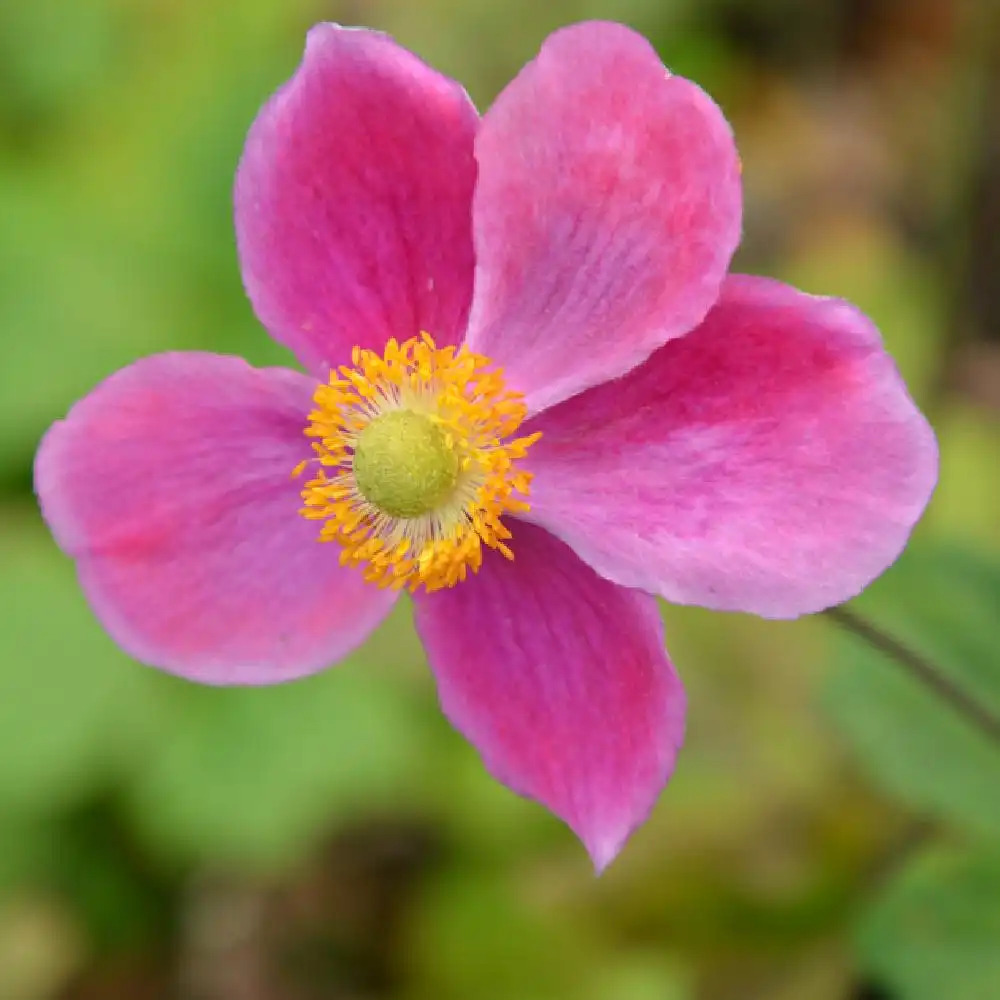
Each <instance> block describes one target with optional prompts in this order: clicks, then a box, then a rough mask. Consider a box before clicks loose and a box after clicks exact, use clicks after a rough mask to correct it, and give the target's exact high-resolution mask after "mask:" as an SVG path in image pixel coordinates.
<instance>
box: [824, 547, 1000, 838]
mask: <svg viewBox="0 0 1000 1000" xmlns="http://www.w3.org/2000/svg"><path fill="white" fill-rule="evenodd" d="M859 607H860V608H862V609H863V611H864V613H866V614H867V615H868V616H869V617H870V618H871V619H872V620H873V621H875V622H876V623H878V624H879V625H881V626H884V627H885V628H886V629H887V630H888V631H889V632H891V633H893V634H895V635H896V636H898V637H899V638H900V639H902V640H904V641H905V642H906V643H908V644H909V645H910V646H912V647H913V648H914V649H915V650H918V651H920V652H922V653H923V654H924V655H925V656H927V657H929V658H930V659H931V660H933V662H934V663H935V664H936V665H937V666H938V667H939V668H940V670H941V672H942V673H943V674H945V675H946V676H947V677H949V678H950V679H951V680H952V681H953V682H954V683H956V684H957V685H959V686H960V687H961V688H963V689H964V690H965V691H966V692H967V693H968V694H969V695H971V696H973V697H975V698H977V699H978V700H981V701H982V702H983V703H984V704H985V705H988V706H989V707H991V708H992V710H993V711H994V712H996V713H1000V648H998V646H997V642H996V636H997V622H998V621H1000V565H997V563H995V562H990V561H988V560H987V559H986V558H985V557H984V556H982V555H975V554H973V553H968V552H962V551H959V550H944V549H940V550H928V551H920V550H918V549H913V550H911V551H910V552H908V553H907V554H906V555H905V556H904V557H903V558H902V559H901V560H900V562H899V563H898V564H897V566H896V567H895V568H894V569H893V570H892V571H891V572H890V573H889V574H887V575H886V577H884V578H883V579H882V580H881V581H879V582H878V583H876V584H875V585H874V586H872V587H871V588H870V590H869V591H868V593H866V595H865V596H864V598H862V599H861V600H860V601H859ZM839 656H840V659H841V660H842V666H841V667H840V669H839V670H838V671H837V672H836V673H835V674H834V676H833V677H832V679H831V682H830V684H829V687H828V690H827V699H826V700H827V703H828V706H829V710H830V712H831V713H832V715H833V717H834V719H835V721H836V723H837V724H838V726H839V727H840V728H841V729H842V731H843V732H844V734H845V735H846V736H847V738H848V740H849V741H850V743H851V744H852V746H853V747H854V749H855V750H856V751H857V753H858V756H859V758H860V759H861V761H862V763H863V765H864V766H865V767H866V768H867V769H868V771H869V772H870V773H871V774H872V776H873V777H874V778H875V779H876V780H878V781H879V782H880V783H881V784H882V785H883V786H884V787H885V788H886V789H887V790H888V791H890V792H892V793H893V794H895V795H898V796H899V797H901V798H902V799H904V800H905V801H906V802H908V803H910V804H912V805H914V806H917V807H919V808H921V809H926V810H929V811H932V812H935V813H937V814H939V815H941V816H943V817H946V818H947V819H949V820H952V821H954V822H957V823H960V824H962V825H964V826H967V827H968V828H970V829H971V830H974V831H979V832H981V833H984V834H987V835H989V834H993V835H996V833H997V832H998V831H1000V794H998V789H1000V747H997V746H996V745H995V744H994V743H992V742H990V741H989V739H988V738H987V737H985V736H984V735H983V734H982V733H981V732H980V731H979V730H977V729H976V728H975V727H974V726H973V725H972V724H971V723H970V722H968V721H967V720H966V719H965V718H964V717H963V716H962V715H960V714H959V713H958V712H957V711H956V710H955V709H954V708H952V707H951V706H950V705H949V704H947V703H945V702H943V701H942V700H941V699H940V697H938V696H936V695H935V694H934V693H933V692H932V691H930V690H929V689H928V688H927V687H926V686H924V685H923V684H922V683H921V682H920V681H918V680H916V679H915V678H914V677H912V676H911V675H910V674H908V673H907V672H906V670H905V668H903V667H901V666H899V665H898V664H896V663H893V662H891V661H889V660H887V659H886V657H885V656H884V654H881V653H879V652H876V651H875V650H873V649H872V648H871V647H869V646H867V645H865V644H863V643H862V642H861V641H860V640H859V639H856V638H854V637H848V636H846V635H845V636H844V637H843V640H842V646H841V650H840V654H839Z"/></svg>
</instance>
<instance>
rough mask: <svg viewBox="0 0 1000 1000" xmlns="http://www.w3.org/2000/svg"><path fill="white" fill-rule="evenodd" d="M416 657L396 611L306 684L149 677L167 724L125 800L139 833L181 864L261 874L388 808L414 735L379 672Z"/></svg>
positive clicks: (403, 778) (402, 781)
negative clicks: (220, 864)
mask: <svg viewBox="0 0 1000 1000" xmlns="http://www.w3.org/2000/svg"><path fill="white" fill-rule="evenodd" d="M418 648H419V647H418V646H417V644H416V642H415V640H414V639H413V637H412V632H411V630H410V625H409V622H408V621H407V620H406V615H405V612H404V613H399V614H396V615H393V616H392V617H391V618H390V620H389V622H387V623H386V625H384V626H383V630H382V634H381V635H380V636H379V637H378V639H377V640H376V641H374V642H373V643H372V644H369V645H368V646H367V647H365V648H364V649H363V650H362V651H361V653H360V654H359V655H357V656H355V657H352V658H351V659H350V660H348V661H345V662H344V663H341V664H339V665H337V666H335V667H333V668H331V669H330V670H327V671H325V672H323V673H320V674H318V675H316V676H314V677H311V678H308V679H306V680H302V681H296V682H294V683H290V684H282V685H278V686H275V687H268V688H206V687H197V686H195V685H192V684H188V683H186V682H184V681H180V680H176V679H173V678H167V677H163V678H160V679H159V680H160V681H161V682H162V683H161V685H160V687H161V699H162V700H163V701H164V702H166V703H168V705H169V710H168V714H167V717H166V720H165V721H164V723H163V725H162V726H161V727H160V729H159V731H158V734H157V739H156V741H155V746H154V747H153V749H152V750H151V752H150V755H149V757H148V759H147V761H146V762H145V766H144V768H143V770H142V772H141V774H140V775H139V776H138V778H137V781H136V784H135V785H134V787H133V788H132V789H131V790H130V793H129V799H130V803H131V806H132V811H133V814H134V816H135V818H136V822H137V823H138V825H139V827H140V829H141V830H142V831H143V833H145V834H146V836H148V837H149V838H150V839H151V840H152V842H153V843H154V844H156V845H157V846H158V847H159V848H160V849H161V850H162V851H165V852H166V853H168V854H170V855H172V856H176V857H180V858H182V859H203V860H216V861H224V862H226V863H227V864H231V865H240V866H248V867H252V868H256V867H272V866H276V865H281V864H284V863H286V862H289V861H292V860H294V859H296V858H297V857H299V856H300V855H301V853H302V852H303V851H305V850H306V849H307V848H308V847H310V846H312V844H313V842H314V841H315V840H316V839H317V838H318V837H319V836H320V835H321V834H322V833H323V832H324V831H325V830H327V829H328V828H329V827H330V826H331V825H332V824H334V823H336V822H337V821H341V820H343V819H344V817H345V816H351V815H353V814H354V813H363V812H365V811H370V810H373V809H380V808H385V807H386V806H387V805H389V804H393V805H398V804H399V802H400V800H401V799H403V798H405V795H406V792H407V790H408V789H409V788H410V787H413V786H415V785H416V784H417V782H416V781H415V780H414V776H415V770H414V769H415V768H416V767H417V766H419V764H420V761H421V760H422V756H423V754H422V748H421V746H420V745H419V740H420V737H421V733H420V725H419V718H418V716H417V715H416V714H415V712H414V707H415V706H414V705H413V704H411V702H410V700H409V698H408V697H407V695H406V691H405V690H404V687H403V685H402V684H401V683H400V678H398V677H394V676H391V674H392V673H393V672H392V671H386V672H383V671H381V670H380V669H379V663H380V661H383V660H384V661H386V662H389V663H393V662H398V661H399V660H405V659H410V658H412V657H414V656H419V655H420V654H419V653H418V652H417V650H418ZM428 683H429V679H428Z"/></svg>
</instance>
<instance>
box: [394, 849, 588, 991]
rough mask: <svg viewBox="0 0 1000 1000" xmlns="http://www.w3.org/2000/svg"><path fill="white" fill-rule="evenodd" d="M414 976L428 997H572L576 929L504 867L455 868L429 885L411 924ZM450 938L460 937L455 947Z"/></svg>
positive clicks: (577, 959)
mask: <svg viewBox="0 0 1000 1000" xmlns="http://www.w3.org/2000/svg"><path fill="white" fill-rule="evenodd" d="M413 930H414V932H415V933H416V935H417V940H416V941H415V942H414V944H415V949H414V955H415V956H416V958H417V961H418V962H419V966H418V968H417V970H416V980H417V982H418V983H419V984H420V987H421V990H420V995H421V996H427V997H434V998H435V1000H466V998H467V997H475V998H476V1000H510V998H514V997H516V998H518V1000H522V998H523V1000H550V998H551V1000H554V998H557V997H558V998H561V997H565V996H579V995H580V994H579V990H578V989H574V988H573V987H574V986H578V984H579V980H580V978H581V966H582V965H586V966H589V965H590V962H589V961H587V960H586V959H584V960H582V961H581V952H580V948H581V945H582V942H581V940H580V928H578V927H574V926H573V924H572V922H571V920H570V919H567V914H566V913H564V912H560V913H555V912H551V911H546V909H545V908H544V907H543V906H541V905H540V904H539V903H538V902H537V901H536V900H532V899H530V898H529V894H528V893H527V892H524V891H523V890H522V891H520V892H519V891H518V888H517V885H516V879H512V878H511V873H510V872H506V871H504V870H503V869H498V868H496V867H495V866H493V867H491V868H490V869H489V871H488V872H479V871H475V870H472V869H468V868H463V869H460V870H454V871H452V872H450V873H449V874H448V875H447V876H445V877H444V878H440V879H438V881H437V882H436V883H435V884H434V885H433V886H432V887H430V890H429V892H428V894H427V895H426V896H425V897H424V899H423V900H422V901H421V907H420V910H419V916H418V919H417V920H416V922H415V925H414V927H413ZM456 942H461V946H460V947H457V946H456Z"/></svg>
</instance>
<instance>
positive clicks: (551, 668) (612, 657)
mask: <svg viewBox="0 0 1000 1000" xmlns="http://www.w3.org/2000/svg"><path fill="white" fill-rule="evenodd" d="M513 529H514V539H513V541H512V542H511V545H512V546H513V548H514V550H515V559H514V561H513V562H507V561H506V560H504V559H503V558H502V557H501V556H499V555H497V554H496V553H495V552H490V553H489V554H488V555H487V556H486V559H485V562H484V566H483V568H482V570H481V571H480V573H479V574H478V575H477V576H474V577H470V578H469V579H468V580H467V581H466V582H465V583H462V584H460V585H459V586H457V587H454V588H452V589H451V590H444V591H440V592H438V593H434V594H431V595H421V596H418V598H417V600H416V623H417V628H418V630H419V632H420V635H421V637H422V638H423V641H424V644H425V646H426V648H427V655H428V658H429V660H430V664H431V668H432V669H433V671H434V674H435V676H436V677H437V682H438V690H439V694H440V698H441V705H442V708H443V709H444V711H445V713H446V714H447V716H448V718H449V719H450V720H451V722H452V723H453V724H454V726H455V727H456V728H457V729H458V730H459V731H460V732H461V733H463V734H464V735H465V736H466V737H467V738H468V739H469V740H470V741H471V742H472V743H473V744H474V745H475V746H476V747H477V748H478V750H479V752H480V753H481V754H482V757H483V760H484V762H485V764H486V766H487V767H488V768H489V770H490V772H491V773H492V774H493V775H494V776H495V777H496V778H497V779H499V780H500V781H502V782H503V783H504V784H505V785H508V786H509V787H511V788H512V789H514V791H516V792H519V793H520V794H522V795H526V796H529V797H530V798H533V799H537V800H538V801H539V802H541V803H542V804H543V805H545V806H547V807H548V808H549V809H551V810H552V812H554V813H555V814H556V815H557V816H560V817H561V818H562V819H563V820H565V821H566V822H567V823H568V824H569V826H570V827H571V828H572V829H573V830H574V832H575V833H576V834H577V836H579V837H580V839H581V840H582V841H583V843H584V845H585V846H586V848H587V850H588V851H589V852H590V855H591V858H592V859H593V861H594V864H595V865H596V866H597V868H598V870H600V869H602V868H604V866H605V865H607V864H608V863H609V862H610V861H611V860H612V859H613V858H614V856H615V855H616V854H617V853H618V851H619V850H620V849H621V847H622V845H623V843H624V842H625V840H626V838H627V837H628V835H629V834H630V833H631V832H632V830H634V829H635V828H636V826H638V825H639V824H640V823H641V822H642V821H643V820H644V819H645V818H646V816H647V815H648V813H649V811H650V809H651V808H652V806H653V803H654V802H655V801H656V797H657V795H658V794H659V793H660V790H661V789H662V788H663V785H664V783H665V782H666V781H667V779H668V778H669V776H670V774H671V772H672V770H673V767H674V760H675V758H676V756H677V751H678V748H679V747H680V744H681V740H682V738H683V733H684V693H683V690H682V688H681V683H680V680H679V679H678V677H677V675H676V673H675V672H674V668H673V666H672V665H671V663H670V661H669V660H668V659H667V655H666V652H665V651H664V648H663V625H662V623H661V621H660V615H659V611H658V609H657V606H656V601H655V600H654V599H653V598H652V597H650V596H649V595H647V594H642V593H639V592H638V591H634V590H626V589H624V588H622V587H618V586H616V585H615V584H613V583H609V582H608V581H607V580H603V579H601V577H599V576H598V575H597V574H596V573H594V571H593V570H591V569H590V568H589V567H587V566H586V565H584V564H583V563H582V562H580V560H579V559H577V557H576V556H575V555H574V554H573V552H572V551H571V550H570V549H568V548H567V547H566V546H565V545H563V544H562V543H561V542H559V541H557V540H556V539H555V538H553V537H552V536H551V535H549V534H548V533H547V532H545V531H542V530H540V529H539V528H536V527H533V526H532V525H529V524H522V523H516V524H515V525H514V526H513Z"/></svg>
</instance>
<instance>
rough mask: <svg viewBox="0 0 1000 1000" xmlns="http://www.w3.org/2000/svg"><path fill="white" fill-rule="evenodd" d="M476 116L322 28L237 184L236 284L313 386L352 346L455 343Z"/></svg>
mask: <svg viewBox="0 0 1000 1000" xmlns="http://www.w3.org/2000/svg"><path fill="white" fill-rule="evenodd" d="M478 123H479V116H478V115H477V113H476V109H475V108H474V107H473V105H472V103H471V102H470V100H469V98H468V96H467V95H466V93H465V91H464V90H463V89H462V88H461V87H460V86H459V85H458V84H456V83H454V82H453V81H451V80H449V79H447V78H446V77H444V76H441V75H440V74H439V73H437V72H435V71H434V70H432V69H430V68H429V67H428V66H426V65H425V64H424V63H422V62H421V61H420V60H419V59H417V57H416V56H414V55H412V54H411V53H410V52H407V51H406V50H405V49H403V48H400V47H399V46H398V45H396V44H395V43H394V42H393V41H392V40H391V39H389V38H387V37H386V36H385V35H381V34H379V33H377V32H373V31H365V30H360V29H347V28H340V27H338V26H337V25H333V24H320V25H318V26H317V27H315V28H313V29H312V30H311V31H310V32H309V38H308V42H307V44H306V51H305V56H304V58H303V60H302V64H301V65H300V66H299V68H298V70H297V71H296V73H295V75H294V76H293V77H292V79H291V80H290V81H289V82H288V83H287V84H285V86H284V87H282V88H281V90H279V91H278V93H277V94H276V95H275V96H274V97H273V98H272V99H271V100H270V101H269V102H268V103H267V104H266V105H265V106H264V108H263V110H262V111H261V112H260V115H259V116H258V118H257V120H256V122H255V123H254V125H253V128H252V129H251V130H250V134H249V136H248V137H247V144H246V149H245V151H244V153H243V159H242V161H241V162H240V166H239V171H238V173H237V177H236V192H235V197H236V237H237V245H238V247H239V254H240V260H241V263H242V267H243V280H244V283H245V284H246V288H247V293H248V294H249V296H250V299H251V301H252V303H253V306H254V309H255V310H256V312H257V315H258V316H259V317H260V320H261V322H262V323H263V324H264V326H266V327H267V329H268V330H269V331H270V332H271V335H272V336H273V337H274V338H275V339H276V340H278V341H280V342H281V343H283V344H285V345H286V346H287V347H290V348H291V349H292V350H293V351H294V352H295V353H296V355H297V356H298V357H299V359H300V360H301V361H302V362H303V363H304V364H305V365H306V366H307V367H309V368H311V370H312V371H314V372H316V373H317V374H318V375H319V376H320V377H322V378H325V377H326V376H327V374H328V371H327V370H328V369H329V367H330V366H331V365H337V364H343V363H345V362H346V361H347V360H348V358H349V356H350V351H351V347H352V346H353V345H355V344H360V345H361V346H363V347H369V348H372V349H374V350H376V351H378V352H379V353H381V351H382V348H383V346H384V345H385V343H386V341H387V340H388V339H389V337H393V336H394V337H397V338H399V339H400V340H403V339H406V338H407V337H412V336H416V335H417V334H419V333H420V332H421V331H426V332H427V333H430V334H432V335H433V336H434V338H435V339H436V340H437V341H438V343H443V344H452V343H457V342H458V341H459V340H460V339H461V335H462V333H463V332H464V328H465V322H466V318H467V315H468V310H469V301H470V297H471V294H472V272H473V250H472V232H471V228H472V222H471V204H472V189H473V185H474V183H475V176H476V166H475V161H474V159H473V141H474V137H475V132H476V128H477V127H478Z"/></svg>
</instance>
